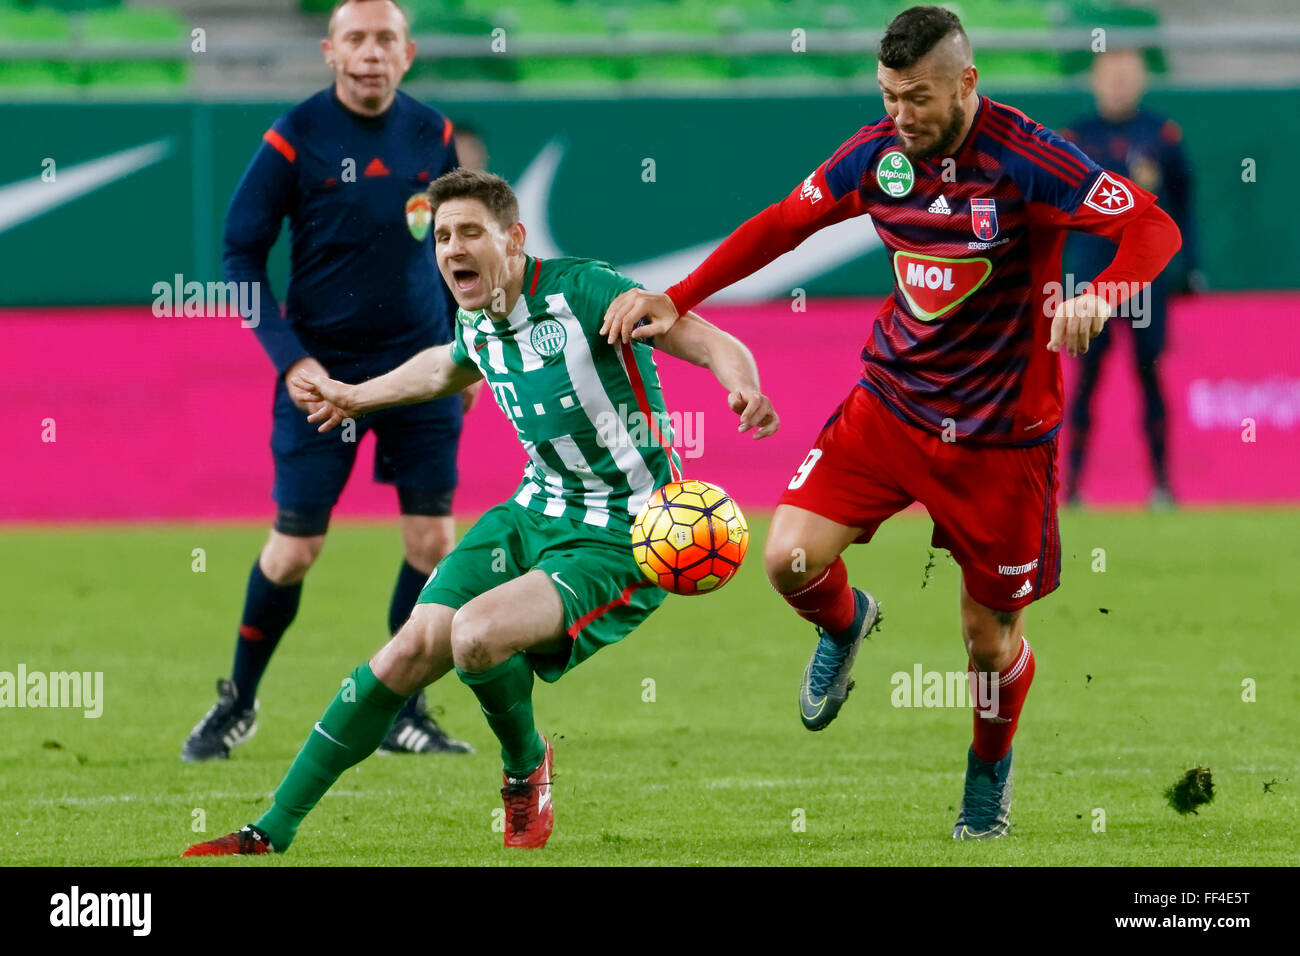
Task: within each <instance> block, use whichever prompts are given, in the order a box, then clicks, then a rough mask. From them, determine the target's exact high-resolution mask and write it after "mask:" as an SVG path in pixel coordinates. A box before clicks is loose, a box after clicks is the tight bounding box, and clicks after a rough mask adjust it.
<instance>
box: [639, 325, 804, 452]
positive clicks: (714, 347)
mask: <svg viewBox="0 0 1300 956" xmlns="http://www.w3.org/2000/svg"><path fill="white" fill-rule="evenodd" d="M654 344H655V347H656V348H657V349H659V351H661V352H666V353H667V354H669V355H671V356H673V357H674V358H679V359H681V360H683V361H685V362H690V363H691V364H692V365H698V366H699V367H700V368H707V369H708V370H709V371H711V372H712V373H713V375H714V377H715V378H717V380H718V382H719V384H721V385H722V387H723V388H725V389H726V390H727V403H728V404H729V405H730V406H731V410H732V411H733V412H735V413H736V414H738V415H739V416H740V426H739V428H738V430H739V431H741V432H747V431H749V430H750V429H754V438H756V439H758V438H766V437H767V436H768V435H772V434H775V433H776V430H777V429H778V428H780V427H781V419H780V417H779V416H778V415H777V414H776V409H775V408H773V407H772V402H771V400H770V399H769V398H768V397H767V396H766V395H764V394H763V392H762V389H760V388H759V385H758V365H757V363H755V362H754V355H753V353H752V352H750V351H749V349H748V348H747V347H746V346H745V343H743V342H741V341H740V339H738V338H736V337H735V336H734V335H729V334H727V333H726V332H724V331H722V329H720V328H718V327H717V326H716V325H714V324H713V323H712V322H709V321H707V320H705V319H703V318H701V317H700V316H698V315H696V314H695V313H694V312H687V313H686V314H685V315H684V316H682V317H681V318H680V319H678V320H677V321H676V322H674V323H673V325H672V327H671V328H670V329H669V330H668V331H667V332H665V333H663V334H662V335H659V336H656V338H655V343H654Z"/></svg>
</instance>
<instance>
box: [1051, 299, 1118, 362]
mask: <svg viewBox="0 0 1300 956" xmlns="http://www.w3.org/2000/svg"><path fill="white" fill-rule="evenodd" d="M1109 318H1110V304H1109V303H1108V302H1107V301H1106V300H1105V299H1103V298H1101V296H1097V295H1093V294H1092V293H1091V292H1085V293H1084V294H1083V295H1077V296H1075V297H1074V298H1073V299H1070V300H1068V301H1066V302H1062V303H1061V304H1060V305H1058V306H1057V307H1056V315H1055V316H1053V318H1052V338H1051V340H1050V341H1049V342H1048V343H1047V348H1048V351H1051V352H1059V351H1061V346H1062V345H1064V346H1065V350H1066V352H1068V353H1069V354H1070V356H1071V357H1075V356H1078V355H1082V354H1083V353H1084V352H1086V351H1088V343H1089V342H1090V341H1092V340H1093V339H1095V338H1096V337H1097V336H1099V335H1101V330H1102V329H1103V328H1105V327H1106V320H1107V319H1109Z"/></svg>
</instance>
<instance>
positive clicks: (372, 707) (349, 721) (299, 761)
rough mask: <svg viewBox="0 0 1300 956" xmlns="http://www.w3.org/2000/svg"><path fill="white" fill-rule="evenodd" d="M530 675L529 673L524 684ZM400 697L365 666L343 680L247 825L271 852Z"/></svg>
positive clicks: (385, 724)
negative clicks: (267, 841)
mask: <svg viewBox="0 0 1300 956" xmlns="http://www.w3.org/2000/svg"><path fill="white" fill-rule="evenodd" d="M531 678H532V672H531V671H529V683H530V685H531V683H532V680H531ZM405 700H406V698H405V697H402V696H400V695H399V694H395V693H393V692H392V691H391V690H389V689H388V688H387V687H385V686H384V685H383V684H382V683H381V682H380V680H379V678H378V677H376V676H375V674H374V672H373V671H372V670H371V669H370V665H369V664H362V665H361V666H360V667H358V668H357V669H356V670H354V671H353V672H352V674H351V676H350V677H349V678H348V679H347V680H346V681H344V682H343V686H342V687H341V688H339V692H338V693H337V694H336V695H335V696H334V700H333V701H332V702H331V703H330V705H329V708H328V709H327V710H326V711H325V715H324V716H323V717H321V719H320V720H318V721H317V722H316V726H315V727H313V728H312V731H311V734H310V735H309V736H308V737H307V742H306V743H305V744H303V747H302V749H301V750H300V751H298V756H297V757H296V758H294V761H293V766H291V767H290V768H289V772H288V773H287V774H286V775H285V778H284V780H283V781H281V783H280V787H279V789H278V790H276V791H275V803H274V805H273V806H272V807H271V809H270V810H267V811H266V813H264V814H262V816H261V818H260V819H258V821H257V822H256V823H255V824H253V825H254V826H255V827H257V828H258V829H259V830H261V831H262V832H264V833H265V834H266V835H267V836H268V837H270V838H271V845H272V846H273V847H275V849H276V850H277V851H279V852H284V851H285V850H287V849H288V848H289V844H290V843H292V842H293V838H294V834H296V833H297V832H298V825H299V824H300V823H302V821H303V818H304V817H306V816H307V814H308V813H310V812H311V810H312V808H313V807H315V806H316V804H317V803H319V802H320V799H321V797H323V796H325V791H327V790H328V789H329V788H330V787H331V786H333V785H334V781H335V780H337V779H338V778H339V777H340V776H342V774H343V771H344V770H347V769H348V768H349V767H351V766H353V765H354V764H358V763H360V762H361V761H362V760H364V759H365V758H366V757H369V756H370V754H372V753H373V752H374V750H375V748H376V747H378V746H379V745H380V744H381V743H383V741H384V736H385V735H386V734H387V733H388V728H390V727H391V726H392V725H393V720H394V718H396V717H397V712H398V711H399V710H401V709H402V704H403V702H404V701H405ZM531 713H532V711H531V708H530V710H529V714H530V717H531ZM530 769H531V768H530Z"/></svg>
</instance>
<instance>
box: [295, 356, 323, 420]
mask: <svg viewBox="0 0 1300 956" xmlns="http://www.w3.org/2000/svg"><path fill="white" fill-rule="evenodd" d="M329 375H330V373H329V372H327V371H325V366H324V365H321V363H320V362H318V361H316V360H315V359H314V358H304V359H298V361H296V362H294V363H293V364H292V365H290V366H289V371H287V372H285V373H284V384H285V386H286V387H287V388H288V389H289V400H290V401H292V402H293V403H294V404H295V405H297V406H298V408H300V409H301V410H302V411H304V412H311V411H315V403H316V402H319V401H320V399H319V398H314V397H313V396H312V395H311V394H309V393H308V392H307V391H305V390H304V389H303V388H302V386H301V385H299V384H297V383H298V382H302V381H312V380H315V379H318V378H329Z"/></svg>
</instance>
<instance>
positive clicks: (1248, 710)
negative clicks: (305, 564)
mask: <svg viewBox="0 0 1300 956" xmlns="http://www.w3.org/2000/svg"><path fill="white" fill-rule="evenodd" d="M764 530H765V529H764V526H763V525H762V523H761V522H760V523H758V524H757V527H756V528H755V531H756V535H755V538H754V543H755V547H754V550H753V553H751V555H750V557H749V560H748V561H747V562H746V565H745V567H744V568H743V569H742V571H741V573H740V575H739V577H738V578H737V579H736V580H735V581H734V582H732V583H731V584H729V585H728V586H727V588H726V589H725V590H723V591H722V592H720V593H718V594H716V595H711V596H707V597H701V598H679V597H670V598H669V599H668V601H667V602H666V603H665V605H664V607H663V608H661V609H660V610H659V611H657V612H656V613H655V614H654V615H653V616H652V617H651V618H650V620H649V621H648V622H647V624H646V625H645V626H643V627H642V628H641V629H640V630H639V631H638V632H636V633H634V634H633V635H631V636H630V637H629V638H627V639H626V640H624V642H623V643H622V644H620V645H618V646H616V647H613V648H610V649H607V650H605V651H602V652H601V653H600V654H598V655H596V657H594V658H593V659H592V660H590V661H588V662H586V663H585V664H583V665H582V666H581V667H580V668H578V669H577V670H576V671H574V672H573V673H571V674H569V675H567V676H566V677H565V678H564V679H563V680H561V681H560V682H559V683H558V684H555V685H542V684H540V683H539V685H538V689H537V691H536V695H535V700H536V710H537V714H538V719H539V726H540V727H541V729H542V730H543V731H544V732H545V733H547V734H548V735H550V736H551V738H552V739H553V741H554V742H555V751H556V784H555V805H556V830H555V834H554V835H553V837H552V838H551V842H550V844H549V846H548V847H547V848H546V849H545V850H544V851H542V852H541V853H520V852H513V851H511V852H508V851H506V850H504V849H503V848H502V846H501V834H500V833H499V832H495V831H494V829H493V825H494V822H495V820H496V816H495V815H494V813H493V811H494V810H497V809H498V808H499V807H500V805H501V804H500V797H499V795H498V792H497V790H498V788H499V787H500V761H499V757H498V754H497V750H496V746H495V742H494V740H493V739H492V737H491V734H490V732H489V731H488V729H487V726H486V724H485V723H484V721H483V719H482V716H481V715H480V713H479V711H478V707H477V705H476V703H475V701H474V698H473V696H472V695H471V694H470V693H469V691H468V690H467V689H466V688H465V687H463V686H461V685H460V684H459V682H457V681H455V680H446V679H444V680H443V681H441V682H440V683H439V684H436V685H434V687H432V688H431V689H430V691H429V698H430V701H431V703H433V704H436V705H439V706H441V707H443V708H445V715H444V716H443V717H442V721H443V723H444V724H445V726H446V727H447V728H448V729H449V730H450V731H451V732H452V733H453V734H454V735H455V736H459V737H462V738H465V739H468V740H470V741H472V742H473V743H474V745H475V746H476V747H477V748H478V753H477V754H475V755H474V756H471V757H389V758H378V757H372V758H370V759H368V760H366V761H364V762H363V763H362V764H361V765H359V766H358V767H356V768H354V769H352V770H350V771H348V772H347V773H346V774H345V775H344V776H343V778H342V779H341V780H340V781H339V782H338V784H337V785H336V787H335V789H334V790H333V791H332V792H331V793H330V794H329V795H328V796H326V798H325V799H324V801H322V803H321V804H320V806H319V807H318V808H317V809H316V811H315V812H314V813H313V814H312V815H311V816H310V817H309V818H308V819H307V821H306V822H305V823H304V824H303V827H302V829H301V830H300V832H299V835H298V840H297V842H296V843H295V844H294V845H293V847H292V849H291V850H290V851H289V852H288V853H287V854H285V855H284V856H277V857H275V858H272V859H269V860H268V859H266V858H258V859H256V860H251V859H249V860H241V859H236V860H226V861H202V862H200V861H185V865H203V866H212V865H237V866H238V865H254V866H277V865H286V866H313V865H339V864H343V865H348V864H381V865H394V864H396V865H431V864H432V865H438V864H457V865H513V866H529V865H539V864H552V865H625V864H627V865H632V864H651V865H656V864H674V865H677V864H686V865H690V864H722V865H746V864H761V865H821V864H832V865H834V864H852V865H894V864H908V865H951V864H956V865H969V864H1029V865H1035V864H1066V865H1072V864H1101V865H1125V866H1132V865H1210V864H1213V865H1232V864H1236V865H1254V864H1271V865H1291V864H1293V863H1294V861H1295V859H1296V855H1297V850H1298V849H1300V836H1297V834H1298V833H1300V827H1297V823H1300V818H1298V815H1297V802H1298V801H1297V798H1298V797H1300V772H1297V757H1296V741H1297V740H1298V739H1300V647H1297V644H1296V627H1295V622H1296V620H1297V617H1298V614H1297V611H1300V598H1297V589H1296V588H1295V585H1294V582H1293V581H1292V580H1291V579H1290V575H1291V574H1293V573H1294V572H1295V569H1296V568H1297V567H1300V512H1294V511H1224V512H1176V513H1172V514H1161V515H1152V514H1145V513H1133V512H1128V513H1118V512H1112V513H1065V514H1063V516H1062V539H1063V546H1064V554H1065V561H1064V569H1063V575H1062V579H1063V580H1062V587H1061V590H1059V591H1058V592H1057V593H1055V594H1053V595H1052V596H1050V597H1049V598H1047V599H1045V600H1044V601H1042V602H1040V603H1038V604H1035V605H1033V606H1032V607H1031V608H1030V611H1029V614H1028V627H1027V633H1028V637H1029V639H1030V641H1031V642H1033V645H1034V650H1035V654H1036V656H1037V660H1038V666H1037V676H1036V678H1035V682H1034V686H1033V689H1032V691H1031V692H1030V694H1029V699H1028V702H1027V704H1026V707H1025V712H1024V716H1023V717H1022V721H1021V728H1020V731H1019V733H1018V735H1017V738H1016V753H1017V762H1016V794H1015V800H1014V802H1013V808H1012V820H1013V824H1014V831H1013V832H1014V835H1013V836H1012V837H1010V838H1007V839H1003V840H1000V841H996V842H994V843H989V844H958V843H954V841H953V840H952V839H951V835H950V834H951V830H952V823H953V820H954V818H955V815H956V808H957V804H958V801H959V800H960V795H961V786H962V772H963V769H964V764H965V751H966V747H967V744H968V742H969V740H970V723H971V716H970V713H969V711H968V710H967V709H965V708H955V709H954V708H943V707H934V708H926V707H917V708H909V707H895V706H893V703H892V702H891V696H892V695H893V692H894V686H893V684H891V675H893V674H895V673H898V672H903V673H907V674H909V675H910V674H912V673H913V671H914V668H915V667H916V665H920V666H921V668H922V670H923V671H941V672H944V671H954V670H955V671H961V670H963V669H964V667H965V654H964V653H963V651H962V647H961V640H960V632H959V629H958V620H957V590H958V580H959V577H958V570H957V568H956V566H955V565H954V564H953V563H952V561H951V560H950V559H949V558H947V556H946V555H944V554H943V553H939V554H937V555H936V556H935V558H934V561H933V567H932V568H931V569H930V570H929V571H928V572H927V571H926V566H927V564H929V563H931V562H930V560H929V549H928V547H927V545H928V542H929V522H928V521H927V520H926V519H925V517H924V516H923V515H911V514H908V515H902V516H900V517H898V518H895V519H893V520H891V521H889V522H887V523H886V524H885V526H884V527H883V528H882V529H881V531H880V533H879V534H878V536H877V539H876V540H875V541H874V542H873V543H872V544H871V545H868V546H866V547H857V548H854V549H852V550H851V551H850V552H849V554H848V555H847V560H848V563H849V569H850V574H851V578H852V580H853V581H854V582H855V583H857V584H860V585H862V586H865V587H867V588H869V589H871V590H872V591H873V592H874V593H875V594H876V596H877V597H878V598H880V599H881V601H882V602H883V604H884V607H885V610H886V622H885V625H884V628H883V630H882V631H880V632H879V633H877V634H875V635H873V638H872V640H871V641H870V642H869V644H868V645H867V646H865V647H864V648H863V651H862V653H861V654H860V655H859V657H858V663H857V666H856V669H855V678H856V680H857V687H856V689H855V690H854V692H853V694H852V696H851V697H850V698H849V701H848V703H847V704H846V706H845V708H844V710H843V712H842V713H841V715H840V717H839V719H838V720H837V721H836V722H835V723H834V724H833V725H832V726H831V727H830V728H829V729H827V730H826V731H823V732H821V733H818V734H810V733H808V732H807V731H805V730H804V729H803V728H802V726H801V725H800V723H799V718H798V713H797V700H796V690H797V686H798V682H799V678H800V676H801V674H802V671H803V667H804V664H805V662H806V660H807V657H808V654H809V653H810V651H811V647H812V628H811V626H809V625H806V624H804V623H803V622H801V621H799V620H798V619H796V618H795V617H794V615H793V614H792V613H791V612H790V611H788V610H787V609H786V607H785V606H784V604H783V603H782V602H781V601H780V600H779V599H778V598H777V597H776V596H775V595H774V594H772V593H771V592H770V591H769V589H768V587H767V585H766V582H765V580H764V576H763V572H762V568H761V560H760V554H759V552H760V551H761V543H762V540H763V537H764ZM264 534H265V531H264V529H263V528H261V527H253V526H221V527H210V526H166V527H148V528H142V527H122V528H118V527H103V528H76V529H55V530H13V529H9V530H5V531H3V532H0V567H3V568H5V573H4V576H3V583H2V585H0V587H3V591H4V599H3V601H2V602H0V634H3V640H2V642H0V671H8V672H11V673H12V672H15V671H16V670H17V667H18V665H19V664H20V663H21V664H24V665H25V666H26V668H27V670H28V672H33V671H45V672H49V671H70V670H77V671H102V672H103V675H104V677H103V680H104V698H105V699H104V709H103V715H102V716H101V717H99V718H98V719H87V718H85V717H84V716H83V715H82V712H81V711H79V710H68V709H8V708H5V709H0V728H3V733H0V864H9V865H14V864H21V865H28V864H41V865H84V864H95V865H137V864H138V865H158V864H180V863H181V862H182V861H181V860H180V859H179V855H180V852H181V851H182V850H183V849H184V848H185V847H186V846H187V845H188V844H190V843H192V842H195V841H196V840H199V839H204V838H210V837H213V836H217V835H219V834H221V833H225V832H227V831H229V830H232V829H236V828H238V827H239V826H241V825H242V824H244V823H246V822H249V821H250V820H252V819H254V818H255V817H256V816H257V815H258V814H259V813H260V812H261V810H262V808H263V807H264V806H265V805H266V804H267V801H268V799H269V795H270V793H271V792H272V790H274V788H275V787H276V785H277V784H278V782H279V780H280V778H281V776H282V775H283V773H284V771H285V770H286V769H287V767H288V765H289V762H290V761H291V760H292V758H293V756H294V754H295V753H296V752H297V749H298V746H299V745H300V744H301V742H302V740H303V739H304V737H305V735H306V733H307V731H308V729H309V728H310V727H311V725H312V722H313V721H314V720H315V719H316V718H317V717H319V715H320V713H321V712H322V711H323V709H324V707H325V705H326V703H327V702H328V701H329V699H330V697H331V696H332V695H333V693H334V691H335V689H336V688H337V687H338V684H339V681H340V680H341V679H342V678H343V677H344V676H346V674H347V673H348V671H349V670H350V669H351V668H352V667H353V666H354V665H355V664H357V663H358V662H360V661H361V660H363V659H365V658H366V657H368V656H369V654H370V653H371V652H372V651H373V650H374V649H375V648H377V647H378V646H379V645H380V644H381V643H382V642H383V641H384V639H385V637H386V634H385V620H386V613H387V606H388V598H389V593H390V589H391V587H392V583H393V579H394V576H395V574H396V572H397V567H398V563H399V560H400V550H399V549H400V545H399V543H398V538H397V532H396V528H395V526H389V525H381V526H367V525H348V524H340V525H338V526H336V527H335V528H334V529H333V530H332V531H331V535H330V541H329V544H328V545H327V547H326V550H325V552H324V554H323V556H322V558H321V560H320V563H319V564H318V565H317V567H316V568H315V569H314V570H313V571H312V573H311V575H310V576H309V578H308V580H307V584H306V587H305V591H304V597H303V604H302V610H301V611H300V613H299V616H298V619H297V621H296V622H295V624H294V626H293V628H292V629H291V630H290V631H289V633H288V634H287V635H286V637H285V639H284V641H283V643H282V644H281V645H280V648H279V650H278V652H277V654H276V657H275V659H274V660H273V662H272V664H271V668H270V670H269V671H268V673H267V676H266V679H265V680H264V681H263V683H262V688H261V703H262V710H261V726H260V729H259V731H258V733H257V735H256V736H255V737H254V738H253V739H252V741H250V742H249V743H247V744H245V745H243V746H242V747H239V748H238V749H237V750H236V751H235V754H234V756H233V758H232V759H231V760H229V761H227V762H218V763H208V764H201V765H183V764H181V763H180V761H179V759H178V755H179V752H180V746H181V742H182V740H183V739H184V737H185V736H186V734H187V733H188V732H189V730H190V728H191V727H192V726H193V724H194V723H195V722H196V721H197V720H198V719H199V718H200V717H201V716H202V715H203V713H204V712H205V711H206V710H207V708H208V707H209V706H210V705H211V704H212V702H213V700H214V699H215V698H214V691H213V684H214V679H215V678H216V677H218V676H219V675H224V674H226V673H227V671H228V668H229V666H230V656H231V650H232V646H233V635H234V630H235V624H236V622H237V618H238V615H239V612H240V608H241V606H242V600H243V588H244V584H245V581H246V579H247V574H248V568H249V566H250V564H251V562H252V560H253V557H254V555H255V554H256V553H257V550H258V548H259V547H260V545H261V543H262V540H263V537H264ZM196 548H202V549H203V559H204V562H205V567H206V570H204V571H201V572H199V571H195V570H193V565H194V563H195V561H196V557H195V555H194V549H196ZM1098 549H1100V550H1098ZM1103 561H1104V568H1105V570H1104V571H1102V570H1100V568H1101V567H1102V566H1103ZM923 583H924V587H923V586H922V585H923ZM651 682H652V683H651ZM1252 686H1253V695H1252V693H1251V692H1250V690H1251V687H1252ZM1243 696H1245V697H1251V696H1253V697H1254V700H1253V701H1250V700H1244V699H1243ZM1199 766H1204V767H1208V768H1210V770H1211V771H1212V773H1213V782H1214V793H1215V797H1214V800H1213V802H1212V803H1210V804H1208V805H1202V806H1200V807H1198V812H1197V813H1195V814H1190V813H1189V814H1187V815H1179V814H1178V813H1176V812H1175V811H1174V810H1173V809H1172V808H1171V806H1170V804H1169V802H1168V800H1167V799H1166V796H1165V793H1166V791H1167V790H1168V789H1169V788H1170V786H1171V785H1172V784H1174V783H1175V782H1176V781H1177V780H1178V779H1179V778H1180V777H1181V776H1182V775H1183V774H1184V773H1185V772H1186V771H1187V770H1189V769H1192V768H1195V767H1199Z"/></svg>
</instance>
